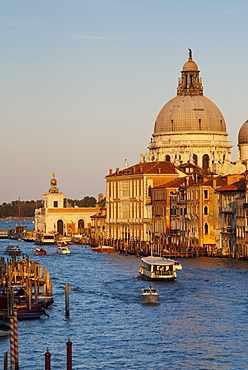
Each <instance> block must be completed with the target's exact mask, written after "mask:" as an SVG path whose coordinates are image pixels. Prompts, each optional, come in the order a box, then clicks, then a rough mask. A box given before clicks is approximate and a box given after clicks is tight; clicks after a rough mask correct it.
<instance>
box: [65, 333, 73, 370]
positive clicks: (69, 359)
mask: <svg viewBox="0 0 248 370" xmlns="http://www.w3.org/2000/svg"><path fill="white" fill-rule="evenodd" d="M66 348H67V368H66V370H72V342H71V341H70V338H68V342H67V343H66Z"/></svg>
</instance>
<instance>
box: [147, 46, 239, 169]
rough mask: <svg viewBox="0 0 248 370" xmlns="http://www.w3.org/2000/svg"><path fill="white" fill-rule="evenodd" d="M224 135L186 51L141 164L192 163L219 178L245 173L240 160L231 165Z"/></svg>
mask: <svg viewBox="0 0 248 370" xmlns="http://www.w3.org/2000/svg"><path fill="white" fill-rule="evenodd" d="M227 136H228V134H227V131H226V123H225V119H224V117H223V115H222V113H221V111H220V110H219V108H218V107H217V106H216V105H215V104H214V103H213V102H212V101H211V100H210V99H208V98H206V97H205V96H204V95H203V86H202V80H201V77H200V71H199V69H198V66H197V64H196V63H195V62H194V61H193V58H192V50H191V49H189V54H188V61H187V62H186V63H185V64H184V66H183V69H182V71H181V77H180V78H179V80H178V87H177V96H176V97H174V98H173V99H171V100H170V101H168V102H167V103H166V104H165V105H164V107H163V108H162V109H161V111H160V112H159V114H158V116H157V119H156V121H155V125H154V133H153V135H152V139H151V142H150V143H149V146H148V149H149V153H148V154H141V155H140V161H141V162H156V161H170V162H172V163H174V164H175V165H179V164H181V163H192V164H195V165H197V166H199V167H201V168H203V169H204V170H206V171H209V172H211V173H215V174H219V175H226V174H230V173H241V172H244V170H245V167H244V166H243V165H242V163H241V161H237V162H236V163H232V162H231V148H232V143H231V142H230V141H228V140H227Z"/></svg>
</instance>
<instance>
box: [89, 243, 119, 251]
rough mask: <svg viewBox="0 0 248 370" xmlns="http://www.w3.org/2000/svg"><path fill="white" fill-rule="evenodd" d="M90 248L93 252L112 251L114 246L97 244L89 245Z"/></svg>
mask: <svg viewBox="0 0 248 370" xmlns="http://www.w3.org/2000/svg"><path fill="white" fill-rule="evenodd" d="M91 250H92V251H93V252H114V251H115V248H114V247H111V246H110V245H98V246H95V245H94V246H91Z"/></svg>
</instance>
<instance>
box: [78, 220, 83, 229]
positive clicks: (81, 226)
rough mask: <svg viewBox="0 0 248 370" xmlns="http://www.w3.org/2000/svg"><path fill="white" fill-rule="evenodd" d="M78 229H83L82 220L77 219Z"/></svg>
mask: <svg viewBox="0 0 248 370" xmlns="http://www.w3.org/2000/svg"><path fill="white" fill-rule="evenodd" d="M78 229H79V230H80V229H84V220H79V221H78Z"/></svg>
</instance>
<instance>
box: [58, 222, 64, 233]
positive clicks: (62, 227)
mask: <svg viewBox="0 0 248 370" xmlns="http://www.w3.org/2000/svg"><path fill="white" fill-rule="evenodd" d="M57 232H58V233H59V235H64V222H63V221H62V220H58V222H57Z"/></svg>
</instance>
